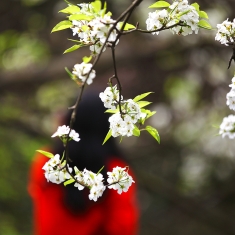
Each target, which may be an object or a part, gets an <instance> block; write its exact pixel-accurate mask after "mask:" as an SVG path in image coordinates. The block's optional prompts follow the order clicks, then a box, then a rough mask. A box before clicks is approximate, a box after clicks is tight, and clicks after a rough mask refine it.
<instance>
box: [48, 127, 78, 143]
mask: <svg viewBox="0 0 235 235" xmlns="http://www.w3.org/2000/svg"><path fill="white" fill-rule="evenodd" d="M69 131H70V128H69V126H66V125H63V126H59V127H58V129H57V131H56V132H55V133H54V134H53V135H52V136H51V137H52V138H54V137H56V136H59V137H60V138H61V139H62V140H66V138H67V135H68V134H69V137H70V138H71V139H73V140H74V141H77V142H78V141H79V140H80V138H79V134H78V133H77V132H76V131H74V130H71V131H70V133H69Z"/></svg>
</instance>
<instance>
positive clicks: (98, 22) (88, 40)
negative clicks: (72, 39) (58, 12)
mask: <svg viewBox="0 0 235 235" xmlns="http://www.w3.org/2000/svg"><path fill="white" fill-rule="evenodd" d="M78 6H79V7H80V8H81V10H80V12H79V13H82V14H84V15H87V16H92V17H93V19H91V20H90V21H87V20H72V25H73V26H72V27H71V29H72V31H73V35H77V36H78V37H79V39H80V42H82V43H83V44H85V45H89V46H90V50H91V54H92V55H93V56H96V55H97V54H98V53H100V52H101V47H102V46H103V44H104V43H105V41H106V39H107V36H108V33H109V30H110V29H111V28H112V27H113V24H114V23H116V21H115V20H113V19H112V18H111V17H110V15H109V14H105V15H102V13H101V12H94V11H93V7H92V5H91V4H85V3H83V4H78ZM116 39H117V32H116V30H115V29H113V30H112V32H111V33H110V35H109V38H108V40H107V42H115V41H116ZM116 43H118V40H117V42H116ZM105 49H106V45H105V46H104V49H103V51H102V52H104V51H105Z"/></svg>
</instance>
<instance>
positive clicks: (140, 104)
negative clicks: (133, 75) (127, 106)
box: [137, 100, 152, 108]
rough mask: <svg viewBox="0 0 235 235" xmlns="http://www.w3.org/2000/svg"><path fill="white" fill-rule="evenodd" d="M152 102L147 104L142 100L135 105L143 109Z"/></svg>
mask: <svg viewBox="0 0 235 235" xmlns="http://www.w3.org/2000/svg"><path fill="white" fill-rule="evenodd" d="M151 103H152V102H149V101H144V100H141V101H138V102H137V104H138V105H139V106H140V108H143V107H145V106H147V105H149V104H151Z"/></svg>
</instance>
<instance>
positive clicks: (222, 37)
mask: <svg viewBox="0 0 235 235" xmlns="http://www.w3.org/2000/svg"><path fill="white" fill-rule="evenodd" d="M217 29H218V31H217V34H216V36H215V40H216V41H220V43H221V44H224V45H226V46H228V43H229V42H234V39H233V38H234V36H235V19H234V20H233V22H231V21H229V20H228V19H227V20H225V21H224V22H223V23H221V24H217Z"/></svg>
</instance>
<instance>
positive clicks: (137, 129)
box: [132, 125, 140, 137]
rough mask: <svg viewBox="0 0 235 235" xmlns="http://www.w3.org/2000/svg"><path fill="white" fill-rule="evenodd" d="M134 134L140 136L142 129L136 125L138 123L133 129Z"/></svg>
mask: <svg viewBox="0 0 235 235" xmlns="http://www.w3.org/2000/svg"><path fill="white" fill-rule="evenodd" d="M132 133H133V135H134V136H137V137H138V136H140V129H139V128H138V127H137V126H136V125H134V129H133V132H132Z"/></svg>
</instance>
